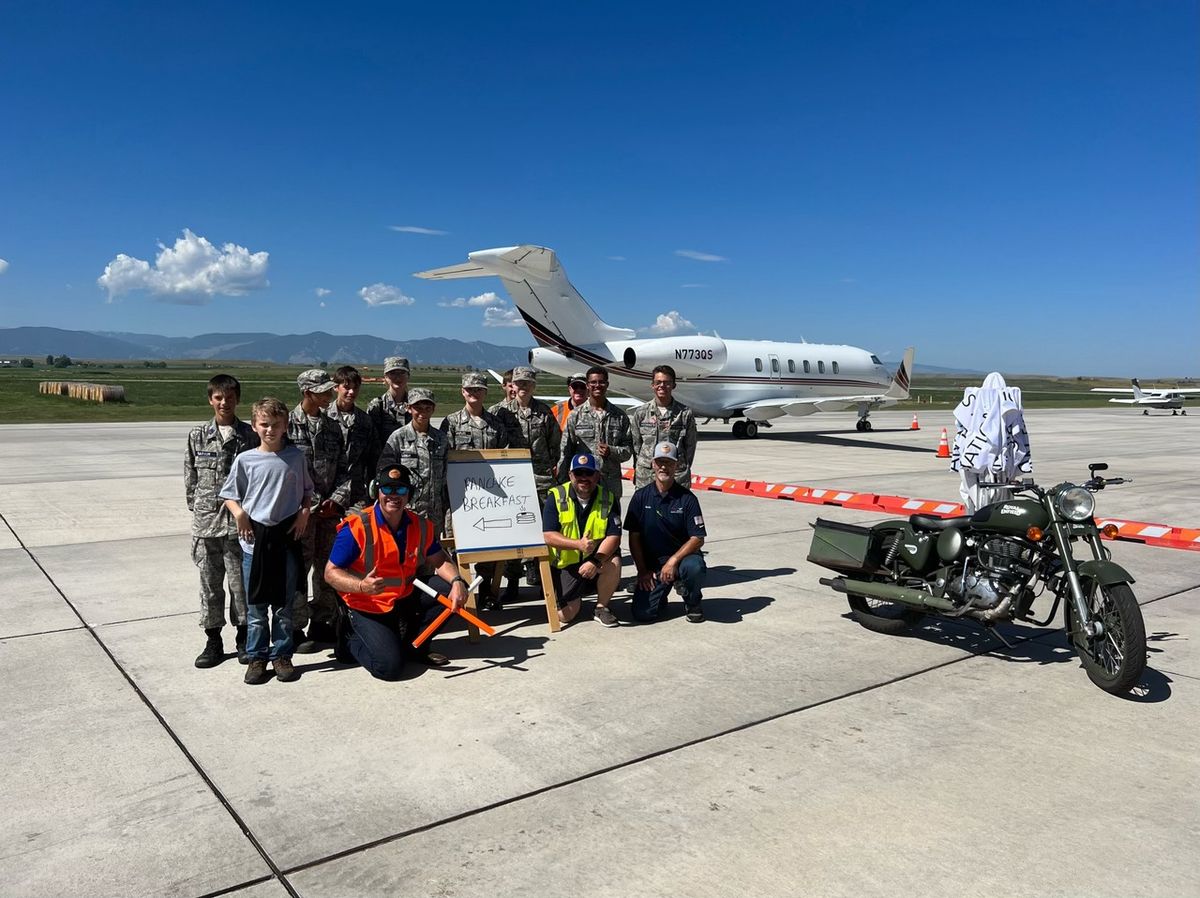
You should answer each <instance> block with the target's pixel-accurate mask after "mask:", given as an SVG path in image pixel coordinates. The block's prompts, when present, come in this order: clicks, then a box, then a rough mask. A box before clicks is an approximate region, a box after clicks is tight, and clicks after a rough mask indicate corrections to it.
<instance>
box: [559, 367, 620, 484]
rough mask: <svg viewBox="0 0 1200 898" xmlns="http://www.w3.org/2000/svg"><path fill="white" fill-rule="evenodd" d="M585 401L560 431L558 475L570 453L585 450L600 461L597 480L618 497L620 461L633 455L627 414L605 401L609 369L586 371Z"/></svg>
mask: <svg viewBox="0 0 1200 898" xmlns="http://www.w3.org/2000/svg"><path fill="white" fill-rule="evenodd" d="M587 384H588V401H587V402H586V403H585V404H583V405H581V406H579V408H577V409H575V410H574V411H573V412H571V414H570V416H569V417H568V418H567V429H566V432H565V433H563V439H562V453H561V455H560V456H559V462H558V473H559V479H560V480H561V479H562V477H563V476H564V475H565V474H566V473H567V472H568V471H569V470H570V468H571V464H570V462H571V457H572V456H575V455H582V454H584V453H586V454H588V455H593V456H595V458H596V460H597V461H598V462H600V482H601V483H602V484H604V488H605V489H606V490H608V491H609V492H610V493H612V494H613V495H614V496H615V497H616V498H618V499H620V498H621V462H623V461H626V460H627V459H630V458H632V457H633V436H632V434H631V432H630V427H629V417H628V416H627V415H626V414H625V412H623V411H622V410H621V409H620V408H619V407H617V406H615V405H613V404H612V403H611V402H609V401H608V372H607V371H605V370H604V369H603V368H601V367H599V366H596V367H593V368H589V369H588V371H587Z"/></svg>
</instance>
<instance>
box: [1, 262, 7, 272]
mask: <svg viewBox="0 0 1200 898" xmlns="http://www.w3.org/2000/svg"><path fill="white" fill-rule="evenodd" d="M6 271H8V260H7V259H0V274H4V272H6Z"/></svg>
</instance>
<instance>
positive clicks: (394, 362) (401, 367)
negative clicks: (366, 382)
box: [383, 355, 410, 374]
mask: <svg viewBox="0 0 1200 898" xmlns="http://www.w3.org/2000/svg"><path fill="white" fill-rule="evenodd" d="M393 371H403V372H404V373H405V374H408V373H409V372H410V369H409V367H408V359H406V358H404V356H401V355H389V356H388V357H387V358H386V359H384V360H383V373H384V374H391V373H392V372H393Z"/></svg>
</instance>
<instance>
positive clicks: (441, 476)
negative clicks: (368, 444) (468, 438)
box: [379, 422, 447, 527]
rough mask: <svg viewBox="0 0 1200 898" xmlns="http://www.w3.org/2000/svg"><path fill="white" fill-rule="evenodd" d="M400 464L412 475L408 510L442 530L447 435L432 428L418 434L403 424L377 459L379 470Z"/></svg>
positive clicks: (410, 424)
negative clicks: (412, 486) (411, 492)
mask: <svg viewBox="0 0 1200 898" xmlns="http://www.w3.org/2000/svg"><path fill="white" fill-rule="evenodd" d="M396 463H399V464H402V465H404V467H406V468H408V470H409V471H411V472H412V475H413V483H414V489H413V494H412V497H411V498H410V499H409V500H408V507H409V508H411V509H412V510H413V511H414V512H416V513H417V514H419V515H421V516H422V517H425V518H428V519H429V520H431V521H433V522H434V524H435V525H437V526H439V527H440V526H441V524H442V519H443V518H445V516H446V504H447V500H446V435H445V434H444V433H442V432H441V431H440V430H434V429H433V428H432V427H431V428H430V429H429V430H428V431H427V432H426V433H417V430H416V428H415V427H413V426H412V423H411V422H410V423H408V424H405V425H404V426H403V427H401V428H400V429H399V430H397V431H396V432H395V433H393V434H392V435H391V436H390V437H388V441H387V444H386V445H385V446H384V447H383V452H382V453H381V454H380V456H379V467H380V468H383V467H386V466H387V465H391V464H396Z"/></svg>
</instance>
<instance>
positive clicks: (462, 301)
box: [438, 291, 504, 309]
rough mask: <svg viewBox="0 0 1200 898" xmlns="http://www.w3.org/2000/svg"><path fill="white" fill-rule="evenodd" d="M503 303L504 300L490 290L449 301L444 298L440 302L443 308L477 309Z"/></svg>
mask: <svg viewBox="0 0 1200 898" xmlns="http://www.w3.org/2000/svg"><path fill="white" fill-rule="evenodd" d="M503 304H504V300H502V299H501V298H500V297H499V296H497V295H496V294H495V293H492V292H490V291H489V292H487V293H480V294H479V295H478V296H471V297H468V298H463V297H461V296H460V297H459V298H458V299H451V300H449V301H446V300H443V301H442V302H439V303H438V305H439V306H441V307H442V308H443V309H477V308H487V307H488V306H498V305H503Z"/></svg>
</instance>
